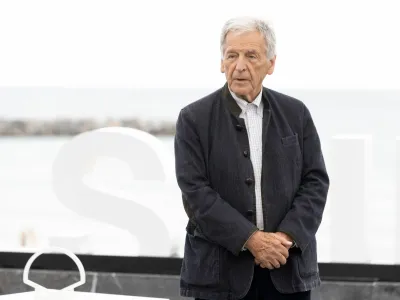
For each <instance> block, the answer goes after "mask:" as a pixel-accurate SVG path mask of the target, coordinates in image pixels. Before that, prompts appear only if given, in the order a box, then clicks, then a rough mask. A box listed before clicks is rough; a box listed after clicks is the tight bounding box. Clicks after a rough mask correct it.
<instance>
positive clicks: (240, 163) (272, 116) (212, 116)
mask: <svg viewBox="0 0 400 300" xmlns="http://www.w3.org/2000/svg"><path fill="white" fill-rule="evenodd" d="M262 101H264V113H263V134H262V141H263V158H262V160H263V161H262V163H263V168H262V183H261V185H262V203H263V215H264V231H267V232H276V231H282V232H286V233H287V234H289V235H290V236H292V237H293V238H294V240H295V241H296V244H297V246H298V247H297V248H293V249H290V251H289V258H288V260H287V263H286V265H284V266H281V267H280V268H278V269H274V270H272V271H271V276H272V280H273V283H274V285H275V286H276V288H277V289H278V290H279V291H280V292H281V293H293V292H300V291H307V290H311V289H313V288H315V287H317V286H318V285H320V283H321V280H320V277H319V270H318V263H317V246H316V238H315V235H316V232H317V230H318V227H319V225H320V223H321V219H322V215H323V211H324V208H325V203H326V198H327V193H328V188H329V177H328V174H327V171H326V167H325V163H324V158H323V154H322V151H321V145H320V139H319V136H318V133H317V130H316V127H315V125H314V122H313V120H312V117H311V114H310V111H309V110H308V109H307V107H306V106H305V105H304V103H303V102H301V101H300V100H297V99H295V98H293V97H290V96H287V95H284V94H282V93H278V92H276V91H273V90H271V89H268V88H265V87H263V92H262ZM240 113H241V109H240V107H239V106H238V105H237V103H236V102H235V100H234V99H233V98H232V95H231V94H230V92H229V89H228V86H227V84H225V86H224V87H222V88H221V89H218V90H217V91H215V92H213V93H211V94H210V95H207V96H205V97H204V98H202V99H200V100H197V101H195V102H193V103H191V104H189V105H187V106H185V107H184V108H183V109H182V110H181V111H180V113H179V116H178V120H177V123H176V135H175V145H174V147H175V168H176V178H177V182H178V185H179V187H180V189H181V191H182V199H183V205H184V208H185V211H186V213H187V215H188V218H189V221H188V224H187V227H186V232H187V234H186V242H185V252H184V258H183V262H182V269H181V280H180V291H181V295H182V296H186V297H196V298H205V299H240V298H242V297H244V296H245V295H246V294H247V292H248V290H249V288H250V285H251V281H252V277H253V270H254V257H253V256H252V254H251V253H250V251H241V250H242V247H243V245H244V244H245V242H246V241H247V239H248V238H249V237H250V235H251V234H252V233H253V232H254V231H255V230H257V227H256V225H255V224H256V220H255V189H254V174H253V168H252V164H251V161H250V155H249V153H250V147H249V142H248V137H247V131H246V127H245V123H244V120H243V119H241V118H239V115H240Z"/></svg>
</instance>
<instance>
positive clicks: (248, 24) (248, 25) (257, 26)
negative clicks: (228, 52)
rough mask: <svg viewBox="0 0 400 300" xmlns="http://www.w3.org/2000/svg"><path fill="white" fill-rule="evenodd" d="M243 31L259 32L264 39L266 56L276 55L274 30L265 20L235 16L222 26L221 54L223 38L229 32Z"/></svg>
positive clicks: (222, 52)
mask: <svg viewBox="0 0 400 300" xmlns="http://www.w3.org/2000/svg"><path fill="white" fill-rule="evenodd" d="M231 31H232V32H236V33H244V32H251V31H258V32H260V33H261V34H262V35H263V37H264V39H265V46H266V49H267V53H266V54H267V58H268V59H271V58H273V57H274V56H275V55H276V38H275V32H274V30H273V29H272V27H271V26H270V24H269V23H268V22H267V21H264V20H262V19H258V18H254V17H237V18H232V19H229V20H228V21H227V22H226V23H225V24H224V26H223V27H222V32H221V54H222V57H223V55H224V45H225V39H226V36H227V34H228V33H229V32H231Z"/></svg>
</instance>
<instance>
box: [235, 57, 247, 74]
mask: <svg viewBox="0 0 400 300" xmlns="http://www.w3.org/2000/svg"><path fill="white" fill-rule="evenodd" d="M246 69H247V66H246V62H245V60H244V59H243V58H239V59H238V60H237V63H236V71H238V72H243V71H245V70H246Z"/></svg>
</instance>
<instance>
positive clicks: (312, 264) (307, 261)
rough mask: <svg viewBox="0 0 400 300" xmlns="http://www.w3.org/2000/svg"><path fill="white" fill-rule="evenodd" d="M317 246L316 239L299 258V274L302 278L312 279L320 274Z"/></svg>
mask: <svg viewBox="0 0 400 300" xmlns="http://www.w3.org/2000/svg"><path fill="white" fill-rule="evenodd" d="M316 247H317V244H316V240H315V238H314V239H313V240H311V241H310V243H309V245H308V246H307V248H306V249H304V252H303V253H301V254H300V255H298V256H297V262H298V264H299V274H300V276H301V277H310V276H313V275H315V274H317V273H318V272H319V269H318V259H317V249H316Z"/></svg>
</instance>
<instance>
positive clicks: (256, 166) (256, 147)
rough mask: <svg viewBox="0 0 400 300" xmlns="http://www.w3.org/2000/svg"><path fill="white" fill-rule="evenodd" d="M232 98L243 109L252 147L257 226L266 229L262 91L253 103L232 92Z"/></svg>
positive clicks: (242, 116) (242, 113)
mask: <svg viewBox="0 0 400 300" xmlns="http://www.w3.org/2000/svg"><path fill="white" fill-rule="evenodd" d="M231 94H232V97H233V98H234V99H235V101H236V103H237V104H238V105H239V107H240V108H241V109H242V112H241V114H240V115H239V117H240V118H243V119H244V122H245V125H246V129H247V135H248V137H249V145H250V160H251V163H252V165H253V170H254V181H255V184H254V188H255V194H256V226H257V227H258V229H260V230H263V229H264V218H263V210H262V197H261V170H262V125H263V102H262V101H261V99H262V90H261V92H260V93H259V94H258V96H257V97H256V98H255V99H254V101H253V102H251V103H249V102H247V101H246V100H243V99H240V98H239V97H238V96H236V95H235V93H233V92H232V91H231Z"/></svg>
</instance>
